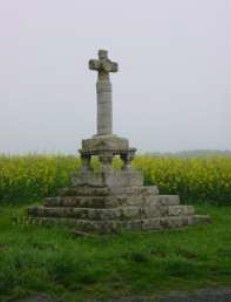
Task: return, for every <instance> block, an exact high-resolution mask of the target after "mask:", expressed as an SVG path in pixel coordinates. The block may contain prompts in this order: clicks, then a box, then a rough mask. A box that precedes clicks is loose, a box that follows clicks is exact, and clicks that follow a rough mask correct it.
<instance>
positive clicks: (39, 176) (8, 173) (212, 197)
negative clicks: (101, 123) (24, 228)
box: [0, 155, 231, 204]
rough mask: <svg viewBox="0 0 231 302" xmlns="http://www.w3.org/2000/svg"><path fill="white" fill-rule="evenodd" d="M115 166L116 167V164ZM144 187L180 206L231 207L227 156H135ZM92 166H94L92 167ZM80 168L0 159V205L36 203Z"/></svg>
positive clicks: (52, 159) (74, 161) (50, 158)
mask: <svg viewBox="0 0 231 302" xmlns="http://www.w3.org/2000/svg"><path fill="white" fill-rule="evenodd" d="M115 165H118V163H116V164H115ZM133 165H134V167H135V168H136V169H139V170H141V171H142V173H143V174H144V178H145V184H147V185H150V184H156V185H158V187H159V189H160V192H161V193H163V194H164V193H165V194H167V193H169V194H175V193H178V194H180V196H181V198H182V199H183V201H184V202H187V201H189V202H192V201H210V202H217V203H226V204H228V203H231V156H208V157H191V158H181V157H161V156H148V155H144V156H137V157H136V159H135V160H134V163H133ZM94 166H96V167H97V166H98V165H97V163H94ZM79 168H80V160H79V158H78V157H75V156H64V155H26V156H4V155H2V156H0V201H1V202H2V201H7V202H10V201H12V202H13V201H17V202H28V201H31V202H33V201H37V200H40V199H41V198H42V197H44V196H47V195H53V194H55V193H56V192H57V189H58V188H61V187H63V186H66V185H67V184H68V182H69V175H70V173H71V172H72V171H74V170H78V169H79Z"/></svg>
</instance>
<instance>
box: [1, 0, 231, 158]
mask: <svg viewBox="0 0 231 302" xmlns="http://www.w3.org/2000/svg"><path fill="white" fill-rule="evenodd" d="M230 16H231V0H116V1H112V0H111V1H110V0H97V1H92V0H91V1H90V0H83V1H78V0H65V1H64V0H20V1H18V0H7V1H4V0H0V106H1V107H0V108H1V112H0V153H1V152H12V153H22V152H68V153H74V152H76V150H77V149H78V148H79V147H80V142H81V138H83V137H85V138H87V137H89V136H91V135H93V134H94V133H95V128H96V127H95V115H96V98H95V81H96V74H95V72H92V71H90V70H88V60H89V59H90V58H94V57H96V55H97V50H98V49H99V48H106V49H108V50H109V56H110V58H111V59H112V60H114V61H117V62H118V63H119V69H120V72H119V73H117V74H113V75H112V77H111V78H112V83H113V107H114V132H115V133H117V134H119V135H121V136H125V137H128V138H129V139H130V141H131V144H132V145H134V146H136V147H137V148H138V149H139V150H140V151H143V152H144V151H172V152H174V151H177V150H186V149H204V148H205V149H209V148H210V149H222V150H224V149H231V88H230V87H231V57H230V56H231V36H230V28H231V18H230Z"/></svg>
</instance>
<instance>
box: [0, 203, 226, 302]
mask: <svg viewBox="0 0 231 302" xmlns="http://www.w3.org/2000/svg"><path fill="white" fill-rule="evenodd" d="M197 211H198V212H200V213H209V214H210V215H211V216H212V219H213V223H212V224H210V225H198V226H195V227H188V228H185V229H183V230H172V231H162V232H155V231H149V232H144V233H139V232H136V233H132V232H127V233H122V234H117V235H104V236H95V237H92V238H90V237H89V238H75V237H74V236H73V235H71V234H70V233H69V231H68V230H67V229H66V228H65V227H52V228H48V227H44V226H37V225H27V224H13V223H12V217H14V216H22V215H24V208H23V207H16V206H14V207H13V206H11V207H10V206H2V207H1V208H0V301H7V299H9V298H13V297H14V298H15V297H17V298H18V297H23V296H26V295H29V294H31V293H33V292H43V293H48V294H50V295H52V296H54V297H56V296H57V297H59V298H62V299H63V300H64V301H70V302H71V301H86V299H87V298H101V299H102V298H107V297H112V296H114V297H116V296H134V295H139V296H141V295H147V296H155V295H158V294H161V293H163V292H169V291H172V290H189V291H191V290H194V289H197V288H201V287H220V286H230V285H231V221H230V217H231V216H230V215H231V208H230V207H215V206H211V205H209V206H205V205H203V206H197Z"/></svg>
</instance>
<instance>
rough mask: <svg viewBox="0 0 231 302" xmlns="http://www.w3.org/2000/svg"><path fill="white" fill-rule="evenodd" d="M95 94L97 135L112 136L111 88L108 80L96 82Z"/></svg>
mask: <svg viewBox="0 0 231 302" xmlns="http://www.w3.org/2000/svg"><path fill="white" fill-rule="evenodd" d="M96 92H97V135H110V134H112V86H111V83H110V81H109V80H98V81H97V83H96Z"/></svg>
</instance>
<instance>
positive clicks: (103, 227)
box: [29, 215, 210, 233]
mask: <svg viewBox="0 0 231 302" xmlns="http://www.w3.org/2000/svg"><path fill="white" fill-rule="evenodd" d="M29 219H30V222H31V223H34V224H63V225H69V226H75V227H76V229H77V230H80V231H84V232H99V233H110V232H118V231H122V230H140V231H142V230H164V229H171V228H181V227H184V226H188V225H193V224H198V223H209V222H210V217H209V216H208V215H195V216H178V217H176V216H173V217H156V218H151V219H142V220H140V219H137V220H130V221H126V220H125V221H120V220H116V221H113V220H108V221H93V220H80V219H74V218H56V217H30V218H29Z"/></svg>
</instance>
